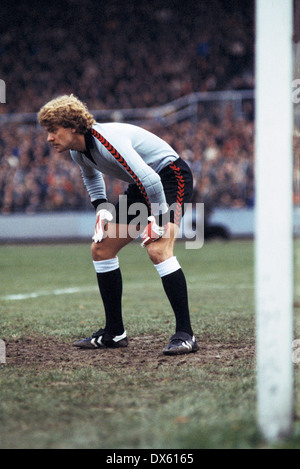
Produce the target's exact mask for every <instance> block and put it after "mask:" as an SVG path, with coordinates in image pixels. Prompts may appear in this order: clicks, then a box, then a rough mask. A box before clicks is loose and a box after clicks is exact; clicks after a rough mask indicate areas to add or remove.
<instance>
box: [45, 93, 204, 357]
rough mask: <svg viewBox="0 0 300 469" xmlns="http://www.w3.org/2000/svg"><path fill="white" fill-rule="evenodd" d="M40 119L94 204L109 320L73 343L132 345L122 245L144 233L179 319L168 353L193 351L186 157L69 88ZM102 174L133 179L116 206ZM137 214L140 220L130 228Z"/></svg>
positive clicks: (96, 257) (97, 261)
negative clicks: (105, 115)
mask: <svg viewBox="0 0 300 469" xmlns="http://www.w3.org/2000/svg"><path fill="white" fill-rule="evenodd" d="M38 120H39V123H40V125H41V126H43V127H44V128H45V129H46V131H47V133H48V139H47V141H48V142H49V144H51V145H53V147H54V148H55V149H56V150H57V151H58V152H59V153H62V152H64V151H66V150H70V154H71V157H72V159H73V160H74V161H75V162H76V163H77V164H78V165H79V166H80V169H81V173H82V178H83V181H84V184H85V186H86V189H87V191H88V193H89V196H90V200H91V203H92V204H93V206H94V207H95V210H96V225H95V233H94V236H93V242H92V246H91V252H92V259H93V263H94V267H95V271H96V275H97V281H98V286H99V291H100V294H101V297H102V301H103V305H104V311H105V325H104V327H103V328H101V329H99V330H98V331H97V332H95V333H94V334H92V336H91V337H88V338H86V339H81V340H78V341H77V342H75V343H74V345H75V346H76V347H80V348H94V349H97V348H106V347H111V348H116V347H126V346H127V344H128V339H127V335H126V331H125V328H124V324H123V318H122V276H121V271H120V267H119V261H118V252H119V251H120V249H122V248H123V247H124V246H126V245H127V244H128V243H130V242H131V241H132V240H133V239H134V238H137V237H138V236H139V234H142V243H141V244H142V246H143V247H145V249H146V250H147V252H148V255H149V258H150V260H151V261H152V263H153V264H154V267H155V269H156V270H157V272H158V275H159V276H160V277H161V280H162V284H163V287H164V290H165V292H166V295H167V297H168V299H169V302H170V304H171V307H172V309H173V311H174V315H175V320H176V330H175V334H174V335H173V336H172V337H171V339H170V341H169V343H168V344H167V345H166V347H165V348H164V350H163V353H164V354H167V355H176V354H183V353H190V352H196V351H197V350H198V345H197V342H196V340H195V337H194V333H193V330H192V326H191V321H190V313H189V306H188V294H187V285H186V280H185V276H184V273H183V271H182V269H181V267H180V264H179V262H178V260H177V258H176V257H175V256H174V253H173V249H174V243H175V239H176V236H177V234H178V230H179V225H180V220H181V217H182V215H183V209H184V204H185V203H187V202H189V201H190V197H191V195H192V186H193V179H192V174H191V171H190V169H189V167H188V166H187V164H186V163H185V162H184V161H183V160H182V159H181V158H180V157H179V155H178V154H177V153H176V152H175V151H174V150H173V149H172V148H171V146H170V145H169V144H167V143H166V142H165V141H163V140H162V139H160V138H159V137H157V136H155V135H154V134H153V133H151V132H149V131H147V130H144V129H142V128H140V127H138V126H134V125H131V124H123V123H105V124H100V123H98V122H96V121H95V119H94V117H93V116H92V115H91V114H90V113H89V111H88V109H87V107H86V106H85V105H84V104H83V103H82V102H81V101H80V100H79V99H78V98H76V97H75V96H74V95H72V94H71V95H70V96H67V95H66V96H61V97H58V98H55V99H53V100H51V101H50V102H48V103H47V104H45V105H44V106H43V107H42V108H41V109H40V111H39V114H38ZM103 174H107V175H108V176H112V177H114V178H118V179H120V180H122V181H125V182H128V183H129V185H128V189H127V190H126V192H125V194H124V195H123V196H120V197H119V203H118V204H117V205H116V207H115V210H111V204H109V203H108V201H107V196H106V190H105V181H104V178H103ZM137 203H139V204H140V205H136V204H137ZM133 204H135V205H133ZM135 207H140V208H139V212H140V213H141V214H142V215H144V219H142V220H141V218H140V217H136V211H134V208H135ZM171 208H172V209H171ZM134 220H138V222H137V223H138V226H135V228H136V230H134V233H132V230H130V228H132V224H133V223H134ZM138 229H139V230H140V232H139V231H138ZM141 275H142V273H141Z"/></svg>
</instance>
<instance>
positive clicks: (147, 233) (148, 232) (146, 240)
mask: <svg viewBox="0 0 300 469" xmlns="http://www.w3.org/2000/svg"><path fill="white" fill-rule="evenodd" d="M148 221H149V224H148V225H147V226H146V228H145V229H144V231H143V242H142V243H141V246H142V248H144V247H145V246H148V244H150V243H153V242H154V241H157V240H158V239H160V238H161V237H162V236H163V235H164V234H165V232H166V229H167V225H166V226H159V225H158V224H157V223H156V221H155V218H154V216H153V215H151V217H148Z"/></svg>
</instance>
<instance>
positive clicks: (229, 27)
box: [0, 0, 254, 214]
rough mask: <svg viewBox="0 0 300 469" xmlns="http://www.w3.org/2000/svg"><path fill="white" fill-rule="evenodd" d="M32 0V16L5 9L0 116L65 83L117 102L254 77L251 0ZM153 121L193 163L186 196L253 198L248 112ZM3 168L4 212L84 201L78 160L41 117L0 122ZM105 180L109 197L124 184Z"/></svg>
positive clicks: (94, 105)
mask: <svg viewBox="0 0 300 469" xmlns="http://www.w3.org/2000/svg"><path fill="white" fill-rule="evenodd" d="M31 5H32V8H31V10H30V15H28V8H27V6H28V5H27V2H25V1H20V2H17V4H16V6H15V7H14V9H11V8H9V5H6V6H4V7H3V8H4V10H3V14H2V15H1V18H0V25H1V28H2V31H4V33H3V34H2V36H1V40H0V57H1V67H0V74H1V76H0V78H1V79H3V80H4V81H5V83H6V103H5V104H1V105H0V116H1V114H9V113H32V112H33V113H36V112H37V111H38V110H39V108H40V107H41V106H42V105H43V104H44V103H45V102H46V101H48V100H49V99H51V98H52V97H55V96H58V95H60V94H65V93H71V92H73V93H74V94H76V95H77V96H78V97H79V98H80V99H82V100H83V101H84V102H85V103H86V104H87V105H88V107H89V108H90V109H122V108H138V107H141V108H145V107H151V106H157V105H162V104H166V103H168V102H169V101H172V100H174V99H176V98H178V97H181V96H185V95H188V94H190V93H192V92H197V91H215V90H226V89H227V90H229V89H245V88H253V86H254V83H253V73H252V70H253V6H252V2H241V1H236V0H232V1H231V2H228V1H226V2H225V1H222V0H210V1H209V2H206V1H205V2H194V1H192V0H186V1H184V2H183V1H181V0H173V1H169V2H159V1H158V0H155V1H153V2H148V1H146V0H139V1H136V0H132V1H130V2H121V1H118V0H112V1H111V2H108V3H106V2H103V1H100V0H99V1H98V2H97V1H93V0H86V1H85V2H79V1H77V0H62V2H60V3H59V8H58V7H57V4H53V5H52V4H51V2H50V4H49V3H47V8H45V2H43V1H37V0H32V2H31ZM104 7H105V8H104ZM6 10H7V11H6ZM216 12H218V13H217V14H216ZM25 17H26V21H24V18H25ZM152 130H153V131H154V132H155V133H156V134H158V135H160V136H161V137H163V138H164V139H165V140H167V141H168V142H169V143H170V144H171V145H172V146H173V147H174V148H175V149H176V150H177V151H178V153H179V154H180V155H181V156H182V157H183V158H184V159H185V160H186V161H187V162H188V164H189V165H190V166H191V168H192V171H193V174H194V178H195V193H194V201H195V202H196V201H199V202H205V203H209V204H211V205H213V206H222V207H249V206H252V205H253V203H254V190H253V109H250V111H249V112H247V113H245V114H244V116H243V117H241V116H239V117H238V118H237V117H236V116H235V115H234V114H233V113H232V112H231V110H230V107H229V108H228V110H227V112H225V113H224V112H223V113H222V114H221V113H218V112H217V111H215V112H214V113H210V114H209V115H207V116H206V115H205V114H204V115H201V116H200V118H199V119H198V121H195V120H194V121H182V122H179V123H177V124H173V125H171V126H168V127H163V126H160V125H158V124H157V126H155V127H154V128H153V129H152ZM0 170H1V171H0V213H2V214H10V213H18V212H26V213H35V212H40V211H48V210H66V209H67V210H74V209H86V208H87V207H88V206H89V203H88V201H87V196H86V191H85V188H84V187H83V183H82V181H81V177H80V172H79V169H78V167H76V166H75V165H74V164H73V163H72V161H71V159H70V157H69V156H68V155H58V154H57V153H56V152H55V151H54V150H53V149H52V148H50V147H49V145H48V144H47V143H46V135H45V132H44V130H42V129H40V128H39V127H38V126H35V125H26V124H20V123H18V124H13V123H11V124H9V123H8V124H5V125H4V124H1V127H0ZM106 183H107V190H108V195H109V198H110V200H111V201H114V200H115V199H116V197H117V196H118V194H119V192H120V191H121V190H122V189H123V187H122V183H118V182H113V181H110V180H109V179H106Z"/></svg>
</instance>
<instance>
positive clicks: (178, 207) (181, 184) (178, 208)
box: [169, 163, 184, 225]
mask: <svg viewBox="0 0 300 469" xmlns="http://www.w3.org/2000/svg"><path fill="white" fill-rule="evenodd" d="M169 166H170V168H171V169H173V171H174V174H175V177H176V179H177V200H176V209H175V213H174V222H175V223H176V225H180V220H181V214H182V204H183V197H184V178H183V176H182V174H181V170H180V168H179V167H178V166H176V165H175V163H171V164H170V165H169Z"/></svg>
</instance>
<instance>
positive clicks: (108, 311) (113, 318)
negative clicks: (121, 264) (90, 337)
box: [97, 268, 124, 335]
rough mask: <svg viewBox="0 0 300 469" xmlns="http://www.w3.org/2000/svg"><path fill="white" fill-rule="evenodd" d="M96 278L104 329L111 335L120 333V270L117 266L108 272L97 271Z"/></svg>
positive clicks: (121, 329) (122, 327) (121, 323)
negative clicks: (101, 305) (102, 311)
mask: <svg viewBox="0 0 300 469" xmlns="http://www.w3.org/2000/svg"><path fill="white" fill-rule="evenodd" d="M97 280H98V285H99V290H100V294H101V297H102V301H103V306H104V311H105V319H106V325H105V330H106V331H107V332H109V333H110V334H113V335H121V334H123V332H124V325H123V319H122V290H123V284H122V275H121V270H120V269H119V268H118V269H116V270H112V271H110V272H101V273H97Z"/></svg>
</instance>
